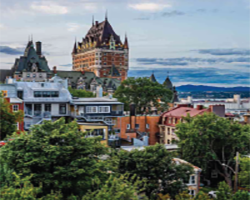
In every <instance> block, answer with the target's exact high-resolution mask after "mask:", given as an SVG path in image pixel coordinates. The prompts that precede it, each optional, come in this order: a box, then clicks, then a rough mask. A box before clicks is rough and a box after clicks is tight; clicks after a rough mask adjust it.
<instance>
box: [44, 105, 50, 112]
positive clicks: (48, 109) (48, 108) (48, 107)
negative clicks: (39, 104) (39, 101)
mask: <svg viewBox="0 0 250 200" xmlns="http://www.w3.org/2000/svg"><path fill="white" fill-rule="evenodd" d="M44 110H45V111H49V112H50V111H51V104H45V105H44Z"/></svg>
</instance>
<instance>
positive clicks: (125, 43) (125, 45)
mask: <svg viewBox="0 0 250 200" xmlns="http://www.w3.org/2000/svg"><path fill="white" fill-rule="evenodd" d="M128 48H129V47H128V38H127V35H125V41H124V49H128Z"/></svg>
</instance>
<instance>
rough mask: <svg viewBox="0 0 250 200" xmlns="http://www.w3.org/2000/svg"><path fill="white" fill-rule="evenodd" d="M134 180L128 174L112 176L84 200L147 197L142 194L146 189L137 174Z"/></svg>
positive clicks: (121, 199)
mask: <svg viewBox="0 0 250 200" xmlns="http://www.w3.org/2000/svg"><path fill="white" fill-rule="evenodd" d="M132 180H133V181H131V180H130V181H129V180H128V175H121V176H120V177H118V178H117V177H115V176H110V178H109V179H108V180H107V181H106V182H105V184H104V185H103V186H102V188H101V189H99V190H96V191H94V192H92V193H88V194H87V195H85V196H84V197H83V198H82V200H99V199H102V200H127V199H131V200H137V199H139V197H140V199H147V198H146V197H145V196H144V195H142V194H140V193H141V192H142V191H143V189H144V188H143V187H144V186H143V181H140V180H138V179H137V178H136V176H135V175H134V176H133V177H132ZM132 182H133V183H132Z"/></svg>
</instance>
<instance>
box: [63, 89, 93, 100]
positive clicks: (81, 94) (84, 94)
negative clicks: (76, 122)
mask: <svg viewBox="0 0 250 200" xmlns="http://www.w3.org/2000/svg"><path fill="white" fill-rule="evenodd" d="M68 89H69V92H70V94H71V95H72V96H73V97H79V98H80V97H95V94H94V93H93V92H91V91H87V90H82V89H73V88H71V87H69V88H68Z"/></svg>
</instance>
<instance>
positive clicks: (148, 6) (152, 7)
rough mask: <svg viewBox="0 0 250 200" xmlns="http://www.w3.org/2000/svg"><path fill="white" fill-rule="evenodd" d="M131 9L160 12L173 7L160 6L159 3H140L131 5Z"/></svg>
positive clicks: (167, 5) (168, 5)
mask: <svg viewBox="0 0 250 200" xmlns="http://www.w3.org/2000/svg"><path fill="white" fill-rule="evenodd" d="M129 7H130V8H133V9H135V10H141V11H159V10H163V9H164V8H170V7H172V6H171V5H170V4H158V3H139V4H129Z"/></svg>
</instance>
